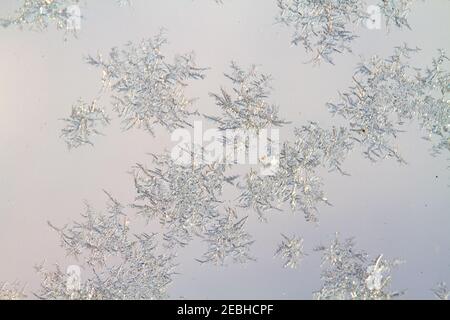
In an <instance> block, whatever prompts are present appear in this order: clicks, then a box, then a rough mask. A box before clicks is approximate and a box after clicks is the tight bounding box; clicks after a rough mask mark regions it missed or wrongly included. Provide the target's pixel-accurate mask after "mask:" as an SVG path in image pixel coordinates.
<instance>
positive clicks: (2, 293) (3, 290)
mask: <svg viewBox="0 0 450 320" xmlns="http://www.w3.org/2000/svg"><path fill="white" fill-rule="evenodd" d="M25 298H26V295H25V293H24V286H22V285H20V283H18V282H13V283H11V284H10V283H6V282H5V283H2V282H0V300H21V299H25Z"/></svg>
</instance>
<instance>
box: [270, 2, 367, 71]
mask: <svg viewBox="0 0 450 320" xmlns="http://www.w3.org/2000/svg"><path fill="white" fill-rule="evenodd" d="M277 3H278V8H279V10H280V12H279V15H278V16H277V19H276V20H277V22H279V23H282V24H285V25H286V26H288V27H291V28H293V29H294V34H293V36H292V43H293V44H294V45H298V44H301V45H303V46H304V47H305V49H306V51H307V52H311V53H313V58H312V61H314V62H319V61H321V60H325V61H326V62H329V63H333V59H332V57H333V55H334V54H335V53H336V52H351V48H350V45H351V43H352V42H353V40H354V39H355V38H356V37H357V36H356V35H355V34H354V32H353V31H352V30H351V29H352V27H354V26H355V25H357V24H359V23H360V22H361V21H363V19H366V18H367V14H366V13H365V5H364V3H363V1H361V0H320V1H317V0H277Z"/></svg>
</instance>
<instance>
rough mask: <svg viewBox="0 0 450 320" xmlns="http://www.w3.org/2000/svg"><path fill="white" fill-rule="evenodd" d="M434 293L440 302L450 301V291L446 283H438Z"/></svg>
mask: <svg viewBox="0 0 450 320" xmlns="http://www.w3.org/2000/svg"><path fill="white" fill-rule="evenodd" d="M432 291H433V293H434V294H435V296H436V297H437V298H438V299H439V300H448V299H449V297H450V291H449V290H448V287H447V284H446V283H445V282H440V283H438V284H437V286H436V288H434V289H432Z"/></svg>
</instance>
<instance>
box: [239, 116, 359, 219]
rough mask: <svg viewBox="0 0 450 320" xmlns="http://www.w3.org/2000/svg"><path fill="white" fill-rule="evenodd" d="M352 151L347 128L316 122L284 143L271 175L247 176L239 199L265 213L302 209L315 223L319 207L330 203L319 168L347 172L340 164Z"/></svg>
mask: <svg viewBox="0 0 450 320" xmlns="http://www.w3.org/2000/svg"><path fill="white" fill-rule="evenodd" d="M352 148H353V141H352V139H351V137H350V134H349V132H348V130H345V129H344V128H333V129H331V130H326V129H322V128H320V127H319V126H318V124H317V123H310V124H309V125H307V126H303V127H302V128H299V129H296V130H295V141H293V142H286V143H284V144H283V146H282V148H281V152H280V159H279V165H278V167H277V168H276V170H275V172H274V173H273V174H271V175H264V176H262V175H258V174H257V173H256V172H255V171H252V172H250V173H249V174H248V175H247V176H246V179H245V180H246V183H245V186H244V187H243V188H244V190H243V192H242V193H241V196H240V202H241V205H242V206H243V207H247V208H248V207H252V208H254V209H256V211H257V212H258V214H259V216H260V218H261V219H263V220H265V215H264V213H265V212H266V211H268V210H271V209H278V210H280V209H279V208H278V207H279V206H280V205H281V204H283V203H285V202H287V203H289V204H290V206H291V209H292V211H296V210H301V211H303V213H304V214H305V218H306V220H307V221H316V220H317V217H316V213H317V205H318V204H319V203H326V204H329V203H328V200H327V198H326V197H325V194H324V192H323V191H322V180H321V178H320V177H319V176H318V175H317V170H318V168H320V167H326V168H329V169H330V170H337V171H340V172H342V173H343V172H344V171H343V170H342V169H341V162H342V161H343V160H344V159H345V158H346V156H347V154H348V153H349V152H350V150H352Z"/></svg>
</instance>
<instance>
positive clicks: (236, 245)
mask: <svg viewBox="0 0 450 320" xmlns="http://www.w3.org/2000/svg"><path fill="white" fill-rule="evenodd" d="M246 221H247V217H244V218H242V219H238V217H237V214H236V211H235V210H234V209H231V208H228V209H227V215H226V216H225V217H220V218H217V219H214V221H213V222H212V223H211V224H209V226H208V227H207V228H206V230H205V233H204V235H203V238H205V241H206V242H207V243H208V251H207V252H206V253H205V254H204V255H203V257H202V258H201V259H197V261H199V262H201V263H208V262H211V263H214V264H216V265H225V262H226V260H227V259H228V258H230V259H232V260H233V262H237V263H245V262H248V261H251V260H254V258H252V257H251V255H250V246H251V245H252V244H253V242H254V241H253V240H252V236H251V235H250V234H249V233H247V232H246V231H245V230H244V226H245V223H246Z"/></svg>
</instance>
